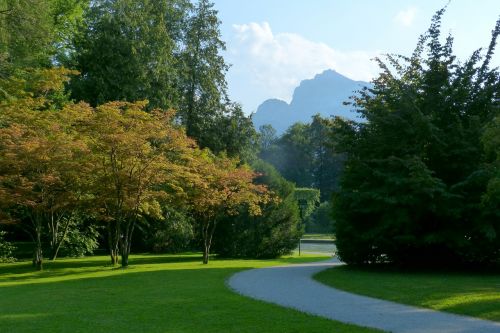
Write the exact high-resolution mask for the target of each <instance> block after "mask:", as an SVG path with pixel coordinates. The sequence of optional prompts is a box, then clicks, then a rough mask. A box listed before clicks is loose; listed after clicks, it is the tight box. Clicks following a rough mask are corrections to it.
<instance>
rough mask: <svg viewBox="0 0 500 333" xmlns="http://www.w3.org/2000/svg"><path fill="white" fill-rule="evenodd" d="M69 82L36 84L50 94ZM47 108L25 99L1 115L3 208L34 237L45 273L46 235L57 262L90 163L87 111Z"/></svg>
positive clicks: (38, 260)
mask: <svg viewBox="0 0 500 333" xmlns="http://www.w3.org/2000/svg"><path fill="white" fill-rule="evenodd" d="M50 77H52V76H50ZM54 77H57V75H56V76H54ZM64 80H65V78H64V77H63V78H61V79H60V81H59V82H56V83H54V82H43V81H42V82H37V83H36V84H39V85H40V87H41V88H43V89H42V91H43V90H46V91H48V90H50V89H49V88H48V87H54V86H55V87H58V86H59V85H60V84H61V82H63V81H64ZM46 106H47V100H46V99H45V98H44V97H40V98H25V99H20V100H16V101H14V102H12V103H9V104H4V105H3V106H2V113H1V114H0V123H2V126H1V128H0V138H1V140H0V170H1V172H0V174H1V175H2V176H0V188H1V190H0V204H1V205H2V206H4V208H5V209H6V210H8V211H9V212H10V216H11V217H13V218H15V219H16V220H17V221H18V222H19V224H20V225H21V227H22V228H23V229H24V230H25V231H27V232H28V233H29V235H30V236H31V237H32V240H33V243H34V259H33V264H34V265H35V266H36V268H37V269H39V270H41V269H42V265H43V253H42V240H43V235H44V233H43V230H44V228H46V227H47V228H48V230H49V234H50V235H51V240H52V243H51V245H52V249H53V252H54V253H53V258H55V256H57V251H58V249H59V247H60V245H61V243H62V242H63V241H64V237H65V236H66V231H67V228H68V224H67V223H66V224H65V226H64V227H63V228H64V229H65V232H64V233H63V234H62V237H59V233H58V230H59V226H60V225H61V223H63V222H62V221H63V220H64V218H67V217H69V216H71V214H72V213H73V212H74V211H75V210H76V209H77V208H78V207H79V204H80V201H81V198H82V195H84V194H83V193H82V188H84V186H82V184H83V183H84V182H85V180H84V179H83V178H82V175H83V174H85V173H82V171H83V170H84V169H85V165H86V160H87V157H86V156H87V149H86V145H85V144H84V142H83V141H82V140H81V139H80V138H79V136H78V135H77V133H76V131H75V125H76V124H77V123H78V122H79V121H80V120H81V119H82V117H85V112H82V111H84V109H82V108H81V107H80V106H78V105H68V106H67V107H65V108H64V109H63V110H61V111H55V110H44V109H45V107H46ZM41 109H42V110H44V111H41Z"/></svg>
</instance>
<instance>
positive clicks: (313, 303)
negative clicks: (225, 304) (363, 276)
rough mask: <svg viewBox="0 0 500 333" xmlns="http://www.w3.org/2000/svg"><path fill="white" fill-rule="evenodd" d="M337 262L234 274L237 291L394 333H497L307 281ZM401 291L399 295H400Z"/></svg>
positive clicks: (484, 325) (496, 327)
mask: <svg viewBox="0 0 500 333" xmlns="http://www.w3.org/2000/svg"><path fill="white" fill-rule="evenodd" d="M336 265H341V263H340V262H339V261H338V260H336V259H331V260H328V261H321V262H316V263H309V264H299V265H289V266H278V267H269V268H259V269H252V270H247V271H242V272H239V273H236V274H235V275H233V276H232V277H231V278H230V279H229V280H228V285H229V286H230V287H231V288H232V289H233V290H235V291H236V292H238V293H240V294H242V295H245V296H248V297H251V298H255V299H259V300H263V301H266V302H270V303H275V304H279V305H282V306H285V307H289V308H294V309H297V310H299V311H302V312H307V313H310V314H314V315H318V316H321V317H325V318H329V319H333V320H338V321H341V322H345V323H351V324H355V325H359V326H365V327H372V328H377V329H380V330H383V331H387V332H394V333H417V332H419V333H420V332H425V333H500V323H497V322H493V321H488V320H482V319H476V318H472V317H465V316H460V315H454V314H450V313H444V312H438V311H434V310H428V309H423V308H417V307H413V306H408V305H402V304H397V303H393V302H389V301H384V300H379V299H375V298H371V297H366V296H360V295H355V294H351V293H348V292H345V291H341V290H338V289H335V288H331V287H328V286H326V285H323V284H321V283H319V282H317V281H315V280H313V278H312V276H313V275H314V274H316V273H318V272H320V271H322V270H325V269H328V268H330V267H333V266H336ZM401 292H404V290H402V291H401Z"/></svg>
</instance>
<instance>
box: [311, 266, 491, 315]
mask: <svg viewBox="0 0 500 333" xmlns="http://www.w3.org/2000/svg"><path fill="white" fill-rule="evenodd" d="M314 278H315V279H316V280H318V281H320V282H322V283H324V284H327V285H329V286H332V287H335V288H338V289H342V290H345V291H349V292H353V293H357V294H361V295H366V296H371V297H375V298H381V299H386V300H390V301H394V302H397V303H404V304H410V305H416V306H420V307H425V308H430V309H434V310H439V311H447V312H452V313H457V314H461V315H467V316H473V317H479V318H483V319H489V320H494V321H500V274H499V273H498V272H490V273H488V272H400V271H396V270H393V269H388V268H387V267H386V268H385V269H381V268H371V269H369V268H355V267H349V266H341V267H335V268H332V269H328V270H326V271H323V272H320V273H318V274H317V275H316V276H315V277H314Z"/></svg>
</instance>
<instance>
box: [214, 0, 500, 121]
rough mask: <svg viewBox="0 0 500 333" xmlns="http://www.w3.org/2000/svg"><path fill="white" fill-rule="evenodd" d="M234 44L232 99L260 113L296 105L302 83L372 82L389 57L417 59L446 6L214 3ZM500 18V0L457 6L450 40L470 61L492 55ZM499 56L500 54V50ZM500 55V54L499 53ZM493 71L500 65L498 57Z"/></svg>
mask: <svg viewBox="0 0 500 333" xmlns="http://www.w3.org/2000/svg"><path fill="white" fill-rule="evenodd" d="M214 3H215V8H216V9H217V10H218V11H219V18H220V19H221V21H222V25H221V32H222V36H223V39H224V40H225V41H226V43H227V52H226V53H225V57H226V60H227V62H228V63H230V64H231V65H232V66H231V69H230V71H229V73H228V83H229V94H230V96H231V98H232V99H233V100H235V101H237V102H240V103H241V104H242V105H243V109H244V110H245V112H246V113H250V112H254V111H255V110H256V109H257V107H258V105H259V104H260V103H261V102H263V101H264V100H266V99H268V98H280V99H283V100H286V101H290V99H291V96H292V93H293V89H294V88H295V87H296V86H297V85H298V84H299V83H300V81H301V80H304V79H308V78H312V77H313V76H314V75H315V74H318V73H320V72H322V71H323V70H325V69H335V70H336V71H338V72H339V73H341V74H344V75H346V76H348V77H350V78H352V79H356V80H370V79H371V78H373V77H374V76H376V75H377V73H378V69H377V67H376V66H375V64H374V63H373V61H371V60H370V59H371V58H373V57H374V56H378V55H380V54H383V53H399V54H410V53H411V52H412V50H413V48H414V46H415V44H416V42H417V39H418V36H419V35H420V34H421V33H423V32H425V31H426V30H427V28H428V26H429V24H430V20H431V17H432V15H433V14H434V13H435V11H436V10H438V9H439V8H441V7H442V6H444V5H445V4H446V3H447V1H441V0H432V1H431V0H423V1H422V0H421V1H408V0H400V1H396V0H342V1H340V0H214ZM499 17H500V1H499V0H476V1H470V0H452V1H451V3H450V5H449V6H448V9H447V12H446V14H445V16H444V19H443V29H442V31H443V32H446V33H448V32H451V33H452V35H453V36H454V38H455V47H454V49H455V52H456V54H457V55H458V57H459V59H465V58H466V57H468V56H469V55H470V54H471V53H472V51H473V50H475V49H477V48H479V47H487V46H488V44H489V40H490V36H491V30H492V29H493V28H494V25H495V22H496V20H497V19H498V18H499ZM499 48H500V47H499ZM498 53H499V54H500V50H499V52H498ZM493 61H494V64H495V65H496V66H498V65H500V56H498V55H496V56H495V58H494V60H493Z"/></svg>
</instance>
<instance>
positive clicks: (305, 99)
mask: <svg viewBox="0 0 500 333" xmlns="http://www.w3.org/2000/svg"><path fill="white" fill-rule="evenodd" d="M367 85H370V84H369V83H367V82H363V81H354V80H351V79H349V78H348V77H345V76H343V75H341V74H339V73H337V72H336V71H334V70H326V71H324V72H323V73H321V74H317V75H316V76H315V77H314V78H313V79H309V80H303V81H302V82H301V83H300V85H299V86H298V87H297V88H295V91H294V93H293V98H292V101H291V102H290V104H288V103H287V102H285V101H282V100H279V99H268V100H266V101H264V102H263V103H262V104H261V105H259V107H258V109H257V112H256V113H255V114H253V116H252V120H253V123H254V125H255V127H256V128H257V129H258V128H259V127H260V126H262V125H265V124H271V125H272V126H273V127H274V128H275V129H276V131H277V132H278V134H281V133H283V132H284V131H285V130H286V129H287V128H288V127H289V126H290V125H292V124H293V123H296V122H299V121H300V122H304V123H306V122H310V120H311V117H312V116H313V115H315V114H317V113H319V114H321V115H322V116H324V117H329V116H333V115H335V116H341V117H345V118H348V119H355V118H356V113H354V112H353V111H351V107H350V106H345V105H343V102H345V101H347V100H348V99H349V97H350V96H352V95H353V94H354V92H355V91H356V90H360V89H361V88H363V86H367Z"/></svg>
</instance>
